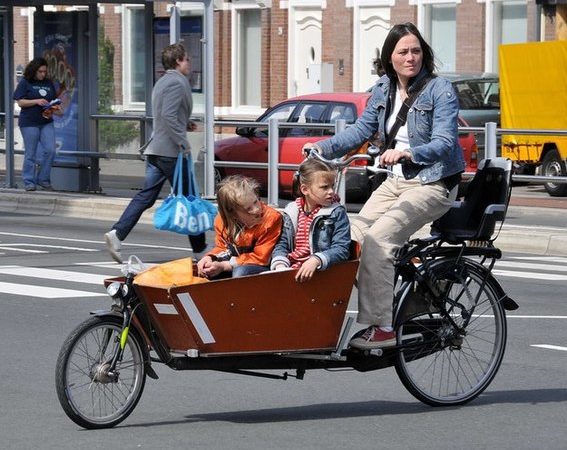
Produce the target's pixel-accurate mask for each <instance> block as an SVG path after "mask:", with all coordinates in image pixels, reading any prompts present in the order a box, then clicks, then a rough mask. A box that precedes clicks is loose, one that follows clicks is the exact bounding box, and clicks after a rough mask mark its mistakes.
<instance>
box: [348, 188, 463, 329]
mask: <svg viewBox="0 0 567 450" xmlns="http://www.w3.org/2000/svg"><path fill="white" fill-rule="evenodd" d="M456 196H457V188H454V189H453V190H452V191H451V192H448V191H447V189H446V188H445V185H444V183H443V182H442V181H438V182H435V183H431V184H425V185H423V184H421V183H420V181H419V179H412V180H405V179H403V178H401V177H400V178H398V177H388V178H387V179H386V181H384V183H382V185H380V187H379V188H378V189H376V191H374V192H373V194H372V195H371V196H370V198H369V199H368V201H367V202H366V203H365V204H364V206H363V207H362V209H361V210H360V213H359V214H358V215H357V216H356V217H354V218H352V219H351V237H352V239H353V240H355V241H357V242H359V243H361V244H362V255H361V258H360V266H359V268H358V318H357V320H358V322H359V323H362V324H367V325H378V326H391V325H392V299H393V289H394V266H393V264H394V254H395V251H396V250H397V249H398V248H400V247H401V246H402V245H403V244H404V243H405V242H406V241H407V239H408V238H409V237H410V236H412V235H413V234H414V233H415V232H416V231H418V230H419V229H421V228H422V227H423V226H424V225H425V224H427V223H429V222H432V221H434V220H435V219H437V218H439V217H441V216H442V215H443V214H445V212H447V211H448V210H449V208H450V207H451V205H452V203H453V201H454V200H455V198H456Z"/></svg>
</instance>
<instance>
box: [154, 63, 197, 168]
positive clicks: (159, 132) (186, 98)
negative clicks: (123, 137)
mask: <svg viewBox="0 0 567 450" xmlns="http://www.w3.org/2000/svg"><path fill="white" fill-rule="evenodd" d="M192 109H193V98H192V96H191V85H190V84H189V81H188V80H187V78H186V77H185V76H184V75H183V74H182V73H180V72H178V71H177V70H168V71H167V72H166V73H165V74H164V75H163V76H162V77H161V78H160V79H159V80H158V81H157V83H156V84H155V86H154V89H153V91H152V114H153V116H154V130H153V137H152V140H151V142H150V143H149V145H148V147H147V148H146V150H145V151H144V154H145V155H158V156H168V157H171V158H177V154H178V153H179V152H181V151H185V150H188V149H189V142H188V141H187V124H188V123H189V118H190V117H191V111H192Z"/></svg>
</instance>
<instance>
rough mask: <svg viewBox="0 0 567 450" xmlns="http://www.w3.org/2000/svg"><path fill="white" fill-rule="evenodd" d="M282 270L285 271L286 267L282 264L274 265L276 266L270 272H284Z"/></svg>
mask: <svg viewBox="0 0 567 450" xmlns="http://www.w3.org/2000/svg"><path fill="white" fill-rule="evenodd" d="M284 269H287V266H286V265H285V264H283V263H282V264H276V265H275V266H274V267H273V268H272V270H284Z"/></svg>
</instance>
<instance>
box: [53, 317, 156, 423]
mask: <svg viewBox="0 0 567 450" xmlns="http://www.w3.org/2000/svg"><path fill="white" fill-rule="evenodd" d="M121 332H122V321H121V320H120V319H119V318H117V317H111V316H105V317H92V318H90V319H88V320H86V321H85V322H83V323H82V324H80V325H79V326H78V327H77V328H76V329H75V330H74V331H73V332H72V333H71V334H70V335H69V337H68V338H67V340H66V341H65V342H64V344H63V346H62V347H61V351H60V352H59V358H58V359H57V367H56V370H55V384H56V387H57V396H58V397H59V402H60V403H61V406H62V407H63V410H64V411H65V413H66V414H67V416H69V418H70V419H71V420H73V422H75V423H76V424H77V425H80V426H82V427H84V428H89V429H93V428H109V427H113V426H114V425H116V424H118V423H120V422H122V421H123V420H124V419H125V418H126V417H128V415H130V413H131V412H132V410H133V409H134V408H135V407H136V404H137V403H138V400H139V399H140V397H141V395H142V391H143V390H144V384H145V381H146V372H145V366H144V354H143V351H142V347H141V342H142V341H141V338H140V336H139V334H138V333H137V332H136V330H135V329H134V328H130V331H129V335H128V340H127V341H126V345H125V348H124V353H123V357H122V359H121V360H120V361H118V363H117V364H116V369H115V370H114V371H113V372H111V371H110V370H109V368H110V363H111V361H112V358H113V356H114V353H115V350H116V346H117V345H119V342H120V335H121Z"/></svg>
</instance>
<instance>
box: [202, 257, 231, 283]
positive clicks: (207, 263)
mask: <svg viewBox="0 0 567 450" xmlns="http://www.w3.org/2000/svg"><path fill="white" fill-rule="evenodd" d="M231 269H232V266H231V265H230V263H229V262H228V261H213V259H212V258H211V257H210V256H205V257H204V258H202V259H201V260H200V261H199V262H198V263H197V273H198V274H199V276H200V277H205V278H213V277H216V276H217V275H218V274H220V273H222V272H226V271H230V270H231Z"/></svg>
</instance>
